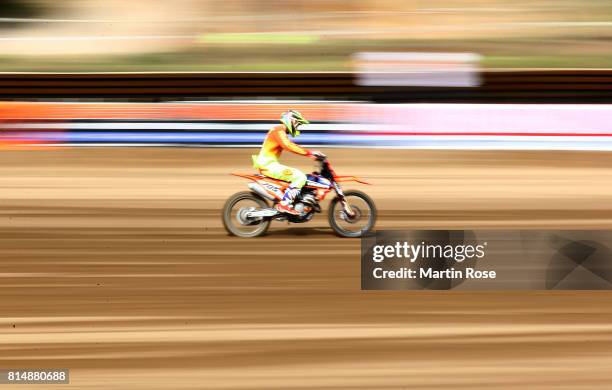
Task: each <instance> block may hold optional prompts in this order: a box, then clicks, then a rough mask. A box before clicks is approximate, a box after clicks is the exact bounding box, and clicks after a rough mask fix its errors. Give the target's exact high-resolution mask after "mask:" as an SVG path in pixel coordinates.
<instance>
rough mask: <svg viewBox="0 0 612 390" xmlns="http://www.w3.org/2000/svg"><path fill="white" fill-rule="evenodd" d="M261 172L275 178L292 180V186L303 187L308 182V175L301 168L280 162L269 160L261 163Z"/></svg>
mask: <svg viewBox="0 0 612 390" xmlns="http://www.w3.org/2000/svg"><path fill="white" fill-rule="evenodd" d="M259 169H260V170H261V173H263V174H264V175H266V176H268V177H271V178H273V179H279V180H284V181H288V182H291V187H293V188H298V189H299V188H302V187H304V184H306V175H305V174H304V172H302V171H300V170H299V169H295V168H291V167H288V166H286V165H283V164H281V163H279V162H269V163H267V164H265V165H263V166H262V165H259Z"/></svg>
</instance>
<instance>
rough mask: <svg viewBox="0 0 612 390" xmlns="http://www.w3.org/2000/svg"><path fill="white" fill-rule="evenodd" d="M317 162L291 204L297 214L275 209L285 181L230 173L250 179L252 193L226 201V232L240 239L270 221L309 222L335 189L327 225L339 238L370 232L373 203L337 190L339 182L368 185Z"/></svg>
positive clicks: (260, 232) (253, 234)
mask: <svg viewBox="0 0 612 390" xmlns="http://www.w3.org/2000/svg"><path fill="white" fill-rule="evenodd" d="M317 163H318V166H317V168H315V169H317V170H315V172H312V173H311V174H308V175H306V176H307V181H306V184H305V185H304V187H303V188H302V191H301V192H300V194H299V195H298V196H297V197H296V199H295V201H294V206H293V207H294V209H295V210H296V211H298V212H299V213H300V214H299V215H292V214H287V213H282V212H279V211H277V210H276V209H275V208H274V206H275V205H276V204H277V203H278V202H280V200H281V198H282V196H283V193H284V192H285V189H286V188H287V187H288V186H289V183H288V182H286V181H282V180H277V179H272V178H270V177H267V176H264V175H261V174H242V173H232V175H234V176H239V177H243V178H246V179H249V180H251V183H249V184H248V187H249V188H250V190H251V191H243V192H238V193H237V194H234V195H233V196H231V197H230V198H229V199H228V200H227V202H225V206H223V215H222V216H223V226H224V227H225V230H227V232H228V233H230V234H233V235H235V236H239V237H257V236H261V235H263V234H264V233H265V232H266V231H267V230H268V228H269V227H270V222H271V221H272V220H277V221H289V222H293V223H304V222H308V221H310V220H311V219H312V217H314V215H315V214H316V213H320V212H321V206H320V202H321V201H323V200H324V199H325V196H326V195H327V194H328V193H330V192H331V191H332V190H334V191H335V192H336V197H335V198H334V199H332V201H331V203H330V205H329V209H328V221H329V225H330V226H331V228H332V229H333V230H334V232H335V233H336V234H337V235H339V236H342V237H361V236H362V235H364V234H366V233H368V232H370V231H371V230H372V229H373V228H374V224H375V223H376V206H375V205H374V202H373V201H372V199H371V198H370V197H369V196H368V195H366V194H365V193H363V192H361V191H357V190H350V191H346V192H345V191H343V190H342V188H341V187H340V183H343V182H349V181H352V182H357V183H361V184H370V183H368V182H366V181H363V180H361V179H359V178H357V177H355V176H338V175H336V173H335V172H334V170H333V168H332V167H331V165H330V163H329V161H328V160H327V158H326V157H320V158H317ZM268 202H270V203H271V204H269V203H268Z"/></svg>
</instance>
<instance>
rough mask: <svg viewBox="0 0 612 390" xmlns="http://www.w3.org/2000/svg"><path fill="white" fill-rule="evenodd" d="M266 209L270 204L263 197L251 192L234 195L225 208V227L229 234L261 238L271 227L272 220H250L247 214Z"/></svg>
mask: <svg viewBox="0 0 612 390" xmlns="http://www.w3.org/2000/svg"><path fill="white" fill-rule="evenodd" d="M265 208H268V203H267V202H266V201H265V199H263V198H262V197H261V196H259V195H257V194H255V193H253V192H249V191H243V192H238V193H237V194H234V195H232V196H231V197H230V198H229V199H228V200H227V202H225V205H224V206H223V212H222V219H223V226H224V227H225V230H226V231H227V232H228V233H229V234H232V235H234V236H238V237H257V236H261V235H263V234H264V233H265V232H266V231H267V230H268V228H269V227H270V220H269V219H260V220H250V219H249V218H247V216H246V213H248V212H249V211H254V210H258V209H265Z"/></svg>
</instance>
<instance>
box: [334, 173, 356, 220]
mask: <svg viewBox="0 0 612 390" xmlns="http://www.w3.org/2000/svg"><path fill="white" fill-rule="evenodd" d="M334 190H336V194H338V196H339V197H340V203H341V204H342V210H343V211H344V213H345V214H346V216H347V217H348V218H349V219H351V218H353V217H355V212H354V211H353V209H352V208H351V205H350V204H349V202H348V201H347V200H346V197H345V196H344V192H343V191H342V188H340V185H339V184H338V183H336V182H334Z"/></svg>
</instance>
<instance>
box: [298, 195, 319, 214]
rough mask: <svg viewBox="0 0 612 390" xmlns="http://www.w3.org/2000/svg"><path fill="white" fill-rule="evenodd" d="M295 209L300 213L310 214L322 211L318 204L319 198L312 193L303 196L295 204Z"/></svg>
mask: <svg viewBox="0 0 612 390" xmlns="http://www.w3.org/2000/svg"><path fill="white" fill-rule="evenodd" d="M293 208H294V209H296V210H297V211H298V212H300V213H308V212H310V211H311V210H313V209H314V210H315V211H320V208H319V202H317V198H316V197H315V196H314V194H311V193H306V194H302V196H300V198H299V199H298V200H297V202H295V205H294V206H293Z"/></svg>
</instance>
